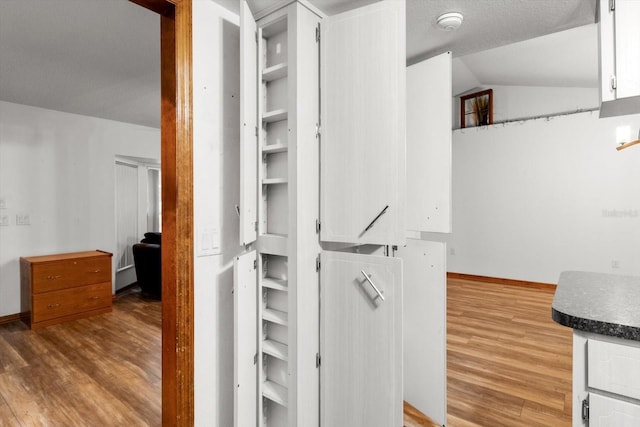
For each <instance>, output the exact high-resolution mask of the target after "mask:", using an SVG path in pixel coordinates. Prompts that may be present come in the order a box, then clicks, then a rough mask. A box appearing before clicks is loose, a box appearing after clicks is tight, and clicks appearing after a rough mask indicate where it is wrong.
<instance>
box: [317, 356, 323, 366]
mask: <svg viewBox="0 0 640 427" xmlns="http://www.w3.org/2000/svg"><path fill="white" fill-rule="evenodd" d="M321 363H322V360H321V358H320V353H316V368H319V367H320V365H321Z"/></svg>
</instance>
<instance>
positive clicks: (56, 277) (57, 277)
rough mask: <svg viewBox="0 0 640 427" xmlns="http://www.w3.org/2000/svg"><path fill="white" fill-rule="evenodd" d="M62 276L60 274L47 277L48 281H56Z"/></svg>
mask: <svg viewBox="0 0 640 427" xmlns="http://www.w3.org/2000/svg"><path fill="white" fill-rule="evenodd" d="M61 277H62V276H61V275H60V274H58V275H57V276H47V279H48V280H56V279H60V278H61Z"/></svg>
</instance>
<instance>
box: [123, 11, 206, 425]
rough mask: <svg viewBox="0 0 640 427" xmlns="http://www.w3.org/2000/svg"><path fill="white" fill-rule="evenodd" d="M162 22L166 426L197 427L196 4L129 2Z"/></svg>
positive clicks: (163, 337)
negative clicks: (195, 424)
mask: <svg viewBox="0 0 640 427" xmlns="http://www.w3.org/2000/svg"><path fill="white" fill-rule="evenodd" d="M130 1H132V2H133V3H136V4H138V5H140V6H142V7H145V8H147V9H149V10H151V11H153V12H156V13H158V14H159V15H160V39H161V46H160V50H161V59H160V63H161V72H160V79H161V131H160V134H161V167H162V425H165V426H193V425H194V392H193V377H194V362H193V361H194V320H193V319H194V311H193V275H194V273H193V254H194V251H193V248H194V242H193V240H194V239H193V120H192V118H193V99H192V93H193V92H192V87H193V83H192V76H193V73H192V50H193V49H192V36H191V35H192V32H191V23H192V0H130Z"/></svg>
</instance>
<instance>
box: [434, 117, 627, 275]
mask: <svg viewBox="0 0 640 427" xmlns="http://www.w3.org/2000/svg"><path fill="white" fill-rule="evenodd" d="M621 125H631V127H632V129H633V133H634V134H637V132H638V129H639V128H640V115H631V116H622V117H616V118H608V119H599V118H598V112H597V111H596V112H593V113H580V114H575V115H570V116H563V117H556V118H553V119H550V120H547V119H540V120H532V121H526V122H523V123H521V122H517V123H511V124H506V125H494V126H488V127H484V128H471V129H462V130H456V131H454V132H453V235H452V236H450V238H448V239H447V241H448V247H449V257H448V265H447V266H448V271H450V272H458V273H466V274H475V275H482V276H492V277H501V278H511V279H519V280H529V281H537V282H546V283H555V282H556V281H557V279H558V275H559V274H560V272H561V271H563V270H586V271H597V272H609V273H619V274H631V275H640V263H639V262H638V254H640V148H636V147H631V148H628V149H626V150H623V151H620V152H618V151H616V150H615V138H616V127H617V126H621ZM452 251H453V252H455V254H453V253H452ZM612 261H617V262H618V265H619V268H612Z"/></svg>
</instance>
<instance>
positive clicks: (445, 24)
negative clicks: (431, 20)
mask: <svg viewBox="0 0 640 427" xmlns="http://www.w3.org/2000/svg"><path fill="white" fill-rule="evenodd" d="M463 19H464V17H463V16H462V14H461V13H458V12H449V13H443V14H442V15H440V16H438V19H437V20H436V24H438V26H439V27H440V28H441V29H443V30H445V31H453V30H457V29H458V28H459V27H460V25H462V21H463Z"/></svg>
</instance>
